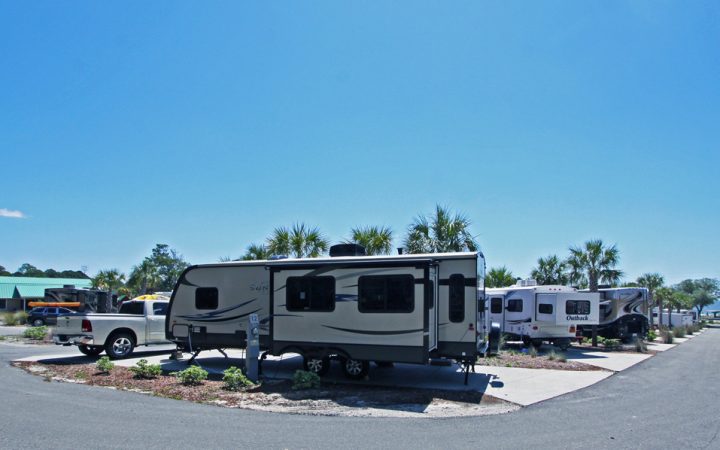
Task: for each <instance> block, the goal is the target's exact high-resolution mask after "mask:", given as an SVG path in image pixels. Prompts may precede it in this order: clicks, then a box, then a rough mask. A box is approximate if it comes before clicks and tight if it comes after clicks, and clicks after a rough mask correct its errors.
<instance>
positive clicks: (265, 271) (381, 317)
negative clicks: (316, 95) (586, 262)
mask: <svg viewBox="0 0 720 450" xmlns="http://www.w3.org/2000/svg"><path fill="white" fill-rule="evenodd" d="M345 250H347V249H345ZM363 252H364V250H363V251H360V250H357V251H353V252H350V254H351V255H353V256H331V257H323V258H302V259H277V260H263V261H237V262H229V263H218V264H205V265H196V266H191V267H189V268H188V269H187V270H186V271H185V272H184V273H183V274H182V275H181V277H180V279H179V281H178V283H177V286H176V288H175V290H174V291H173V295H172V298H171V300H170V306H169V308H168V314H167V318H166V325H165V326H166V336H167V339H168V340H170V341H173V342H174V343H175V344H176V345H177V346H178V348H179V349H181V350H188V351H191V352H197V351H199V350H205V349H213V348H231V347H235V348H245V346H246V339H247V336H246V331H245V330H246V327H247V321H248V317H249V316H250V314H257V315H258V317H259V319H260V323H261V328H260V336H259V341H260V348H261V349H262V350H264V351H265V352H266V353H267V354H271V355H282V354H284V353H299V354H301V355H302V356H303V358H304V364H305V367H306V369H308V370H312V371H314V372H316V373H318V374H321V375H322V374H324V373H326V372H327V370H328V368H329V366H330V361H331V359H339V360H340V361H341V363H342V368H343V370H344V372H345V374H346V375H347V376H348V377H350V378H362V377H364V376H365V375H366V374H367V372H368V368H369V362H370V361H376V362H380V363H383V362H403V363H415V364H427V363H428V362H429V360H430V359H431V358H448V359H454V360H457V361H459V362H461V363H463V364H465V365H468V364H471V363H473V362H474V361H475V359H476V358H477V356H478V353H479V348H483V343H484V341H485V340H486V337H485V336H484V332H485V329H486V327H483V330H478V329H477V317H478V312H477V311H478V308H477V295H476V293H477V291H478V289H479V288H482V280H483V277H484V270H485V262H484V258H483V256H482V254H480V253H477V252H464V253H445V254H420V255H412V254H411V255H391V256H355V255H357V254H358V253H361V254H362V253H363ZM338 254H340V255H345V254H347V253H344V252H343V249H336V250H332V249H331V255H338Z"/></svg>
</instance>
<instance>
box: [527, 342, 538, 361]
mask: <svg viewBox="0 0 720 450" xmlns="http://www.w3.org/2000/svg"><path fill="white" fill-rule="evenodd" d="M528 354H529V355H530V357H531V358H537V355H538V350H537V349H536V348H535V347H534V346H532V345H531V346H530V348H529V349H528Z"/></svg>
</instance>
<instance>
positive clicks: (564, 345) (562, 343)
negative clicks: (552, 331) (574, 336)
mask: <svg viewBox="0 0 720 450" xmlns="http://www.w3.org/2000/svg"><path fill="white" fill-rule="evenodd" d="M555 345H557V346H558V347H559V348H560V350H562V351H565V350H567V349H568V348H569V347H570V339H558V340H557V341H555Z"/></svg>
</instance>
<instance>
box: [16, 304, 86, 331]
mask: <svg viewBox="0 0 720 450" xmlns="http://www.w3.org/2000/svg"><path fill="white" fill-rule="evenodd" d="M61 314H75V311H73V310H72V309H67V308H60V307H38V308H33V309H31V310H30V312H29V313H28V318H27V323H29V324H30V325H33V326H36V327H40V326H42V325H55V324H57V318H58V316H59V315H61Z"/></svg>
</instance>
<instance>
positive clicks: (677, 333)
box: [672, 326, 686, 338]
mask: <svg viewBox="0 0 720 450" xmlns="http://www.w3.org/2000/svg"><path fill="white" fill-rule="evenodd" d="M685 331H686V330H685V327H682V326H681V327H675V328H673V332H672V334H673V336H674V337H676V338H684V337H685Z"/></svg>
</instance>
